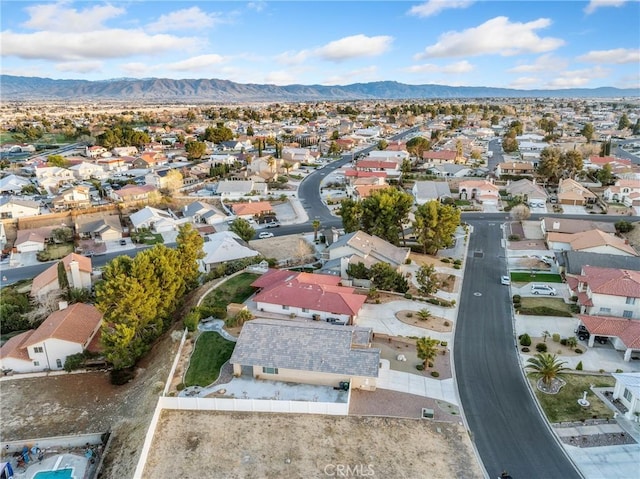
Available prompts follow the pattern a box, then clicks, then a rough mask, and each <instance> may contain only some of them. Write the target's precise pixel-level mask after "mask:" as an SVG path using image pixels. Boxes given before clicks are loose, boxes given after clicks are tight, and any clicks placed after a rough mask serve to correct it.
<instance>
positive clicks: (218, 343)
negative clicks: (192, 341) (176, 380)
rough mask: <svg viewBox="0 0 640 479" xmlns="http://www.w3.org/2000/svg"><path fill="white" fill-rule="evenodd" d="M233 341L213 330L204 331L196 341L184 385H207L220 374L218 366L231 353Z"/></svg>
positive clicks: (220, 366) (227, 358) (220, 365)
mask: <svg viewBox="0 0 640 479" xmlns="http://www.w3.org/2000/svg"><path fill="white" fill-rule="evenodd" d="M234 346H235V343H233V342H232V341H228V340H226V339H224V338H223V337H222V336H220V335H219V334H218V333H216V332H213V331H206V332H204V333H202V334H200V336H198V340H197V341H196V346H195V349H194V350H193V353H192V354H191V360H190V362H189V369H188V370H187V374H186V375H185V378H184V384H185V385H186V386H203V387H204V386H208V385H209V384H211V383H212V382H214V381H215V380H216V379H218V376H219V375H220V368H222V365H223V364H224V363H226V362H227V361H228V360H229V358H230V357H231V353H233V348H234Z"/></svg>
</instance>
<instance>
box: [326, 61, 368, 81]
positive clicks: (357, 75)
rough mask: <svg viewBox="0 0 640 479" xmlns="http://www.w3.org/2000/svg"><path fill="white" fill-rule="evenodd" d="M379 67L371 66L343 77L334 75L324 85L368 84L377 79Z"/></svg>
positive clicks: (345, 74)
mask: <svg viewBox="0 0 640 479" xmlns="http://www.w3.org/2000/svg"><path fill="white" fill-rule="evenodd" d="M377 73H378V67H376V66H375V65H371V66H368V67H365V68H359V69H357V70H351V71H349V72H345V73H343V74H341V75H334V76H331V77H329V78H327V79H326V80H324V81H323V82H322V85H347V84H350V83H353V82H354V81H358V82H368V81H374V80H376V79H377V77H376V75H377Z"/></svg>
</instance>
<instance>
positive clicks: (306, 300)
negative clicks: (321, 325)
mask: <svg viewBox="0 0 640 479" xmlns="http://www.w3.org/2000/svg"><path fill="white" fill-rule="evenodd" d="M340 282H341V278H339V277H337V276H332V275H327V274H311V273H298V272H293V271H289V270H275V269H274V270H269V272H267V273H265V274H264V275H262V276H261V277H259V278H258V279H256V280H255V281H254V282H253V283H251V286H253V287H255V288H260V291H259V292H258V293H256V295H255V296H254V298H253V300H254V301H255V303H256V308H257V310H258V311H266V312H270V313H279V314H285V315H287V316H292V317H301V318H308V319H317V320H322V321H332V322H340V323H342V324H354V323H355V320H356V318H357V316H358V313H359V312H360V309H361V308H362V305H363V304H364V302H365V301H366V299H367V297H366V295H363V294H356V293H355V288H351V287H346V286H339V283H340Z"/></svg>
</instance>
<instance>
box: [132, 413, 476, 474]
mask: <svg viewBox="0 0 640 479" xmlns="http://www.w3.org/2000/svg"><path fill="white" fill-rule="evenodd" d="M338 466H342V467H343V468H346V467H347V466H349V467H350V468H352V470H353V468H360V469H361V472H360V474H359V476H363V475H364V474H365V473H366V472H368V471H372V472H369V473H368V474H367V475H368V476H370V477H388V478H400V477H403V478H423V477H434V478H445V477H456V478H481V477H483V474H482V471H481V469H480V467H479V466H478V464H477V461H476V459H475V454H474V452H473V450H472V448H471V442H470V439H469V436H468V435H467V432H466V431H465V429H464V428H463V427H462V426H460V425H459V424H451V423H443V422H428V421H425V420H421V419H396V418H381V417H352V416H349V417H335V416H316V415H276V414H268V415H267V414H252V413H228V414H220V413H216V412H205V411H164V412H163V413H162V416H161V418H160V421H159V423H158V428H157V430H156V435H155V439H154V442H153V444H152V446H151V451H150V454H149V459H148V461H147V467H146V469H145V471H144V477H148V478H156V477H166V476H167V473H168V471H170V475H171V476H172V477H211V478H214V477H224V478H226V479H232V478H248V477H252V478H253V477H255V478H274V479H275V478H278V479H279V478H284V477H305V478H314V477H323V478H324V477H330V476H332V475H333V476H334V477H337V476H336V468H337V467H338ZM344 477H347V476H344ZM350 477H355V475H354V474H353V473H352V474H351V476H350Z"/></svg>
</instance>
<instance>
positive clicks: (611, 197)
mask: <svg viewBox="0 0 640 479" xmlns="http://www.w3.org/2000/svg"><path fill="white" fill-rule="evenodd" d="M602 196H603V197H604V199H605V200H606V201H609V202H612V203H613V202H615V203H623V204H624V205H625V206H640V180H617V181H616V182H615V184H614V185H613V186H609V187H607V189H605V190H604V193H603V194H602Z"/></svg>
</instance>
